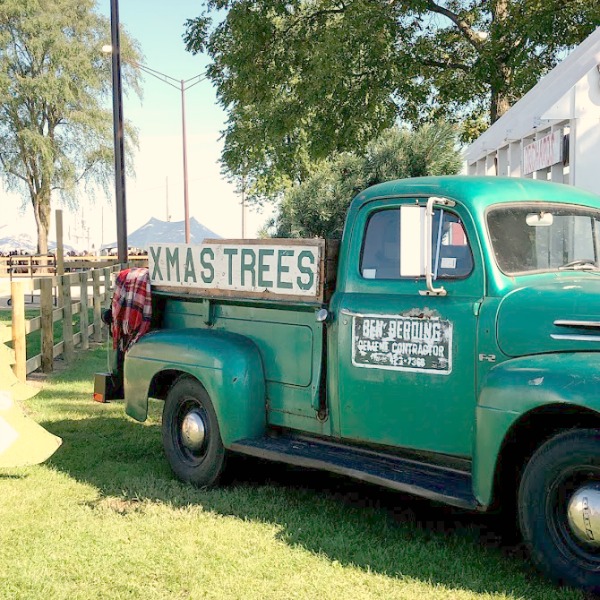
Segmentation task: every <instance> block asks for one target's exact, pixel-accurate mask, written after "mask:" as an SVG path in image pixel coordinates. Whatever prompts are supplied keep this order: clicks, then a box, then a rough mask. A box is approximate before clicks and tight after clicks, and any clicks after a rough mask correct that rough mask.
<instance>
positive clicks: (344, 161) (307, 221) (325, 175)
mask: <svg viewBox="0 0 600 600" xmlns="http://www.w3.org/2000/svg"><path fill="white" fill-rule="evenodd" d="M457 142H458V139H457V132H456V127H454V126H452V125H450V124H448V123H441V122H438V123H434V124H427V125H423V126H422V127H420V128H419V129H418V130H416V131H410V130H408V129H399V128H397V127H394V128H392V129H389V130H387V131H385V132H384V133H383V134H382V135H381V136H380V137H379V138H378V139H376V140H374V141H373V142H371V143H370V144H368V145H367V149H366V152H365V153H364V154H363V155H360V156H359V155H356V154H350V153H341V154H338V155H336V156H334V157H332V158H330V159H328V160H325V161H323V162H322V163H321V164H320V165H319V168H318V169H317V170H316V171H315V172H314V173H313V175H312V176H311V177H309V178H308V179H307V180H306V181H305V182H303V183H302V184H300V185H297V186H294V187H292V188H291V189H290V190H288V191H287V192H286V194H285V195H284V198H283V200H282V202H281V205H280V207H279V214H278V215H277V217H276V219H275V220H274V222H273V223H272V226H273V227H274V228H275V236H276V237H315V236H316V237H324V238H339V237H341V235H342V229H343V227H344V220H345V218H346V212H347V210H348V206H349V204H350V201H351V200H352V198H353V197H354V196H356V195H357V194H358V193H359V192H360V191H362V190H364V189H365V188H367V187H369V186H371V185H375V184H377V183H382V182H383V181H389V180H390V179H401V178H404V177H420V176H423V175H450V174H456V173H458V171H459V170H460V168H461V163H462V160H461V156H460V152H459V151H458V150H457Z"/></svg>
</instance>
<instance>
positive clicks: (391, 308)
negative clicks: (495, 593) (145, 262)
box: [126, 177, 600, 507]
mask: <svg viewBox="0 0 600 600" xmlns="http://www.w3.org/2000/svg"><path fill="white" fill-rule="evenodd" d="M430 196H442V197H445V198H448V199H451V200H453V201H454V202H455V205H454V206H453V207H451V208H449V209H448V210H449V211H450V212H451V213H453V214H455V215H456V216H458V217H459V218H460V220H461V221H462V223H463V225H464V228H465V231H466V235H467V237H468V239H469V242H470V245H471V250H472V254H473V270H472V272H471V274H470V275H469V276H467V277H466V278H464V279H456V280H447V281H444V282H443V284H444V287H445V288H446V291H447V294H446V295H445V296H423V295H421V294H420V292H421V291H423V290H424V289H425V282H424V279H423V278H414V279H408V278H405V279H399V280H382V279H367V278H365V277H363V276H361V274H360V273H359V263H360V256H361V253H362V249H363V241H364V231H365V226H366V224H367V222H368V220H369V217H370V216H371V215H372V214H373V213H374V212H376V211H379V210H382V209H384V208H394V207H396V208H397V207H400V206H402V205H405V204H407V203H408V204H415V203H416V202H419V203H420V204H424V203H425V200H426V198H428V197H430ZM524 201H528V202H529V201H548V202H559V203H561V204H579V205H582V206H588V207H592V208H595V209H600V198H598V197H597V196H594V195H592V194H588V193H586V192H583V191H579V190H576V189H575V188H572V187H567V186H560V185H556V184H550V183H545V182H540V181H534V180H525V179H502V178H494V177H485V178H482V177H436V178H433V177H428V178H420V179H414V180H403V181H396V182H390V183H387V184H382V185H378V186H375V187H373V188H370V189H368V190H366V191H365V192H363V193H361V194H360V195H359V196H358V197H357V198H355V200H354V201H353V202H352V204H351V207H350V210H349V213H348V217H347V221H346V225H345V230H344V234H343V239H342V243H341V247H340V253H339V262H338V278H337V284H336V286H337V287H336V292H335V294H334V295H333V297H332V299H331V302H330V304H329V306H328V309H329V311H330V314H331V319H330V321H329V323H328V324H327V326H326V332H325V333H326V336H327V356H326V361H325V362H326V369H327V371H326V379H325V385H326V390H321V389H320V387H321V385H322V384H323V379H322V376H321V375H322V373H321V371H322V363H323V361H322V356H323V333H324V329H323V328H324V327H325V326H324V325H323V324H322V323H317V322H316V321H315V314H314V309H315V307H314V305H312V306H311V305H309V304H305V303H300V302H284V301H282V300H270V301H269V300H264V301H260V300H249V299H244V298H241V297H238V298H230V299H225V298H216V297H214V298H212V299H209V300H207V299H202V298H193V297H192V298H190V297H184V296H179V297H178V296H177V295H175V294H171V295H169V294H165V295H164V296H163V297H164V298H165V311H164V315H163V327H164V329H163V330H162V331H159V332H158V333H157V334H151V335H149V336H147V337H146V338H144V339H142V340H141V341H140V342H139V343H138V344H136V345H135V346H134V347H133V349H132V350H131V351H130V352H129V354H128V357H127V360H126V399H127V406H128V408H127V410H128V413H129V414H131V415H132V416H134V417H136V418H140V419H141V418H145V414H146V413H145V411H146V402H147V400H146V395H147V391H148V387H149V384H150V381H151V380H152V378H153V377H154V376H155V375H156V374H157V373H159V372H160V371H162V370H168V369H173V370H179V371H182V372H186V373H190V374H191V375H194V376H196V377H198V379H199V380H200V381H201V382H202V383H203V385H205V387H206V388H207V391H208V392H209V394H210V395H211V397H213V399H214V401H215V407H216V409H217V414H218V416H219V420H220V423H221V430H222V432H224V437H225V438H226V444H228V443H231V442H233V441H236V436H238V437H237V439H240V438H242V437H251V436H259V435H262V434H263V431H264V428H265V426H266V427H267V428H268V427H270V426H280V427H285V428H288V429H292V430H296V431H300V432H307V433H315V434H319V435H321V436H330V437H332V438H335V439H336V440H341V441H342V442H343V441H344V440H348V441H351V442H359V443H365V444H370V445H372V444H381V445H384V446H386V447H388V448H390V447H391V448H411V449H415V450H423V451H428V452H433V453H440V454H446V455H451V456H455V457H460V458H463V459H465V458H466V459H471V460H472V465H473V492H474V495H475V497H476V498H477V500H478V501H479V502H480V503H481V505H482V506H483V507H485V506H487V505H488V504H490V503H491V501H492V493H493V481H494V473H495V470H496V467H497V464H498V453H499V452H500V450H501V448H502V447H503V444H504V442H505V441H506V440H507V439H510V436H511V431H513V429H512V428H513V427H515V426H517V425H518V423H519V421H520V419H522V418H524V417H525V416H527V415H528V414H530V413H531V411H535V410H537V409H539V408H540V407H544V406H548V407H555V408H556V407H558V408H559V409H560V407H565V408H566V407H573V406H577V407H583V408H586V409H589V410H590V411H593V412H594V413H597V412H600V376H599V375H598V364H600V353H599V352H600V343H599V342H598V341H595V340H592V339H586V340H584V341H581V340H569V339H567V340H565V339H560V338H558V339H556V338H552V337H551V336H552V335H556V334H558V335H560V334H562V333H564V331H565V330H564V327H562V328H561V327H559V326H556V325H555V324H554V322H555V321H556V320H569V319H571V320H573V319H576V320H577V319H579V320H600V318H599V317H600V300H598V298H600V277H599V275H598V274H597V272H577V273H575V272H573V271H560V272H554V273H545V274H537V275H536V274H531V275H519V276H516V277H508V276H506V275H505V274H504V273H502V272H501V271H500V269H499V268H498V266H497V264H496V261H495V257H494V254H493V249H492V246H491V241H490V239H489V235H488V231H487V226H486V218H485V217H486V212H487V211H488V210H489V209H490V208H491V207H493V206H495V205H498V204H505V203H514V202H524ZM168 258H169V259H170V261H169V260H168V261H167V263H166V265H165V266H164V267H163V269H164V270H165V271H166V270H167V269H170V270H173V271H174V272H175V269H176V268H177V267H176V264H175V259H174V258H173V256H172V254H171V255H169V257H168ZM179 258H180V257H179ZM179 258H178V260H179ZM203 258H204V259H205V260H203ZM211 258H212V257H210V256H208V254H204V255H200V263H201V264H200V266H198V265H196V264H195V265H194V266H193V267H192V266H191V265H190V264H188V263H186V262H185V261H184V262H181V260H180V261H179V262H178V263H177V264H180V263H181V264H182V265H183V267H182V268H180V276H182V277H183V278H184V279H186V280H187V281H188V282H193V280H194V277H195V278H196V279H198V280H199V279H203V280H204V281H206V280H205V279H204V278H205V276H207V275H209V274H210V273H209V270H210V265H211V264H212V261H211V260H210V259H211ZM234 259H235V260H236V261H237V262H238V264H239V265H240V268H239V270H238V272H237V274H238V276H239V280H240V282H243V284H244V285H249V286H251V285H255V284H256V285H258V286H260V287H261V288H264V289H269V288H270V287H271V286H273V287H275V288H276V287H279V288H285V284H286V282H287V281H288V279H287V275H288V274H289V273H288V272H287V271H286V268H287V266H286V265H287V263H285V259H286V255H285V251H284V250H278V251H275V250H272V249H264V248H263V249H258V251H256V252H248V251H247V250H242V251H241V254H239V256H238V255H234V253H233V252H232V253H231V254H230V256H228V260H230V261H231V264H230V265H229V266H232V265H233V264H234V263H233V261H234ZM294 264H295V265H296V267H297V269H298V273H300V276H301V277H300V280H298V281H297V283H298V284H301V285H305V286H308V285H309V283H311V282H310V276H309V274H310V273H312V271H310V267H314V265H313V264H312V258H311V256H310V253H309V254H306V255H302V254H299V255H298V256H297V257H296V258H295V263H294ZM230 274H231V270H230ZM211 276H214V273H212V275H211ZM415 315H419V317H418V318H419V319H423V320H424V321H427V320H428V319H431V320H432V322H433V321H435V323H437V325H439V326H440V327H442V328H444V330H445V331H446V334H447V335H448V336H450V331H451V342H450V343H449V346H448V347H449V350H451V354H452V364H451V368H438V367H436V366H431V365H432V364H433V363H430V362H429V363H428V362H426V361H424V362H423V364H426V365H428V367H429V368H428V369H426V370H415V371H410V370H394V369H392V368H389V369H384V368H365V365H364V364H361V361H360V360H356V357H355V356H354V354H353V348H352V340H353V335H354V334H353V329H352V328H353V326H354V327H357V326H358V327H364V331H363V333H364V337H365V340H366V342H365V343H367V344H368V343H370V342H369V338H370V337H371V338H376V337H377V333H374V334H372V333H371V328H373V330H377V328H381V327H390V325H389V324H390V323H392V322H393V323H394V326H393V327H394V328H396V330H399V329H400V328H403V327H404V324H405V323H407V325H406V327H409V326H411V323H412V322H411V320H410V319H411V317H413V318H414V316H415ZM406 331H407V332H408V329H407V330H406ZM398 339H402V340H404V341H406V340H407V339H409V336H408V333H406V334H405V333H404V332H402V333H401V334H400V333H399V334H398ZM407 343H408V342H407ZM442 347H443V348H444V349H445V348H446V347H445V346H444V345H443V344H440V348H442ZM355 351H356V348H355ZM444 351H445V350H444ZM436 369H437V372H436ZM234 380H235V381H234ZM325 392H326V401H327V409H328V416H327V419H326V420H325V421H324V422H322V421H320V420H318V419H317V412H316V411H317V408H318V407H319V402H320V398H321V397H322V396H321V394H324V393H325Z"/></svg>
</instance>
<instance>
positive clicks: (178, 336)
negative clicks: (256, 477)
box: [124, 329, 266, 447]
mask: <svg viewBox="0 0 600 600" xmlns="http://www.w3.org/2000/svg"><path fill="white" fill-rule="evenodd" d="M184 374H187V375H190V376H191V377H194V378H196V379H197V380H198V381H199V382H200V383H201V384H202V385H203V386H204V389H205V390H206V391H207V393H208V395H209V396H210V399H211V401H212V403H213V406H214V409H215V412H216V414H217V418H218V420H219V428H220V430H221V437H222V439H223V444H224V445H225V447H228V446H229V445H230V444H231V443H233V442H235V441H237V440H240V439H243V438H248V437H250V438H253V437H260V436H262V435H263V434H264V432H265V426H266V394H265V377H264V370H263V365H262V360H261V357H260V353H259V351H258V348H257V347H256V345H255V344H254V342H252V341H251V340H250V339H248V338H247V337H244V336H242V335H238V334H235V333H229V332H226V331H215V330H210V329H183V330H182V329H171V330H169V329H163V330H160V331H156V332H151V333H149V334H148V335H146V336H144V337H143V338H142V339H140V340H139V341H138V342H137V343H136V344H135V345H134V346H133V347H132V348H131V349H130V350H129V351H128V352H127V355H126V357H125V367H124V389H125V405H126V406H125V411H126V413H127V414H128V415H129V416H130V417H133V418H134V419H136V420H138V421H145V420H146V418H147V416H148V395H149V393H150V392H151V391H152V390H153V389H155V387H156V386H155V385H154V384H155V383H156V381H158V380H159V379H160V378H161V377H165V376H166V375H168V377H167V380H168V381H170V382H172V381H174V380H175V379H177V378H178V377H179V376H181V375H184Z"/></svg>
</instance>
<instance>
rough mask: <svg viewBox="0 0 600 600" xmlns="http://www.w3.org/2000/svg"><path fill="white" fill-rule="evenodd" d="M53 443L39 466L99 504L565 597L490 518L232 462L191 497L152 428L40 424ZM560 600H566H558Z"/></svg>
mask: <svg viewBox="0 0 600 600" xmlns="http://www.w3.org/2000/svg"><path fill="white" fill-rule="evenodd" d="M43 425H44V427H46V428H47V429H48V430H49V431H50V432H51V433H53V434H55V435H58V436H60V437H61V438H62V439H63V445H62V447H61V448H60V449H59V450H58V451H57V452H56V454H55V455H54V456H53V457H52V459H51V460H50V461H49V464H50V465H51V466H53V467H54V468H56V469H58V470H60V471H62V472H65V473H67V474H69V475H70V476H71V477H73V478H75V479H77V480H79V481H82V482H85V483H89V484H92V485H93V486H95V487H96V488H97V489H98V490H99V493H100V495H101V499H100V500H99V502H101V501H102V499H104V498H111V497H116V498H117V499H120V500H122V501H124V503H123V505H122V506H123V507H125V508H122V509H121V508H120V509H119V512H121V510H126V506H127V504H126V503H127V501H131V502H132V503H133V502H135V503H136V506H139V502H144V501H151V502H161V503H165V504H167V505H169V506H172V507H173V508H175V509H179V508H187V507H189V506H190V505H198V506H202V507H203V509H204V510H207V511H213V512H215V513H217V514H220V515H225V516H233V517H236V518H239V519H242V520H250V521H257V522H264V523H270V524H276V525H277V526H279V527H280V528H281V529H280V533H279V537H280V538H281V539H282V540H284V541H285V542H286V543H287V544H289V545H291V546H297V545H299V546H302V547H303V548H306V549H307V550H309V551H311V552H314V553H315V554H319V555H325V556H327V557H328V558H329V559H330V560H331V561H337V562H339V563H341V564H343V565H354V566H357V567H359V568H362V569H365V570H369V571H370V572H375V573H379V574H382V575H385V576H387V577H394V578H401V577H410V578H414V579H418V580H421V581H430V582H432V583H434V584H440V585H444V586H447V587H449V588H456V589H464V590H470V591H472V592H478V593H484V592H487V593H504V594H506V595H507V596H512V595H515V596H516V597H526V598H540V599H541V598H544V599H546V598H552V597H555V598H559V597H567V596H568V597H569V598H574V597H576V596H573V592H572V591H566V590H565V591H564V592H563V591H561V590H559V589H556V588H554V587H553V586H552V585H550V584H549V583H547V582H546V581H544V580H543V579H542V578H541V577H540V576H539V575H538V574H537V573H536V572H535V571H534V569H533V567H532V566H531V564H530V563H529V561H528V560H527V559H525V555H524V552H523V550H522V548H521V546H520V545H519V544H514V543H512V542H513V540H514V538H509V540H510V542H509V543H507V542H506V537H505V536H504V535H503V534H504V532H505V525H504V524H502V523H501V522H500V521H499V520H497V519H494V518H493V517H490V516H487V515H481V514H473V513H468V512H465V511H461V510H459V509H453V508H450V507H446V506H441V505H438V504H435V503H433V502H429V501H426V500H423V499H418V498H415V497H413V496H408V495H405V494H401V493H397V492H392V491H389V490H385V489H382V488H379V487H376V486H372V485H369V484H364V483H361V482H356V481H353V480H351V479H348V478H344V477H339V476H335V475H331V474H328V473H324V472H319V471H311V470H305V469H299V468H293V467H288V466H286V465H282V464H277V463H266V462H262V461H257V460H254V459H249V458H243V457H236V458H235V460H233V461H232V462H231V466H232V467H233V469H232V473H233V474H232V477H230V481H229V482H228V484H227V486H225V487H221V488H217V489H211V490H199V489H196V488H194V487H192V486H189V485H186V484H183V483H181V482H179V481H177V480H176V479H175V478H174V476H173V475H172V473H171V471H170V469H169V467H168V465H167V462H166V460H165V458H164V456H163V453H162V444H161V439H160V426H159V424H158V423H151V424H149V425H148V424H144V425H141V424H139V423H135V422H133V421H130V420H127V419H126V418H123V417H120V416H119V417H114V416H112V417H111V416H109V415H105V416H97V417H92V418H86V419H82V420H63V421H51V422H47V423H44V424H43ZM563 593H566V594H567V596H563Z"/></svg>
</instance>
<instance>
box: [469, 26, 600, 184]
mask: <svg viewBox="0 0 600 600" xmlns="http://www.w3.org/2000/svg"><path fill="white" fill-rule="evenodd" d="M466 160H467V173H468V174H469V175H503V176H510V177H528V178H534V179H543V180H551V181H557V182H560V183H568V184H570V185H575V186H577V187H580V188H583V189H586V190H589V191H592V192H595V193H597V194H600V27H599V28H598V29H596V31H595V32H594V33H592V34H591V35H590V36H589V37H588V38H587V39H586V40H584V42H583V43H582V44H581V45H580V46H578V47H577V48H576V49H575V50H573V52H572V53H571V54H570V55H569V56H568V57H567V58H565V60H564V61H563V62H562V63H560V64H559V65H557V66H556V67H555V68H554V69H553V70H552V71H551V72H550V73H548V74H547V75H546V76H545V77H544V78H543V79H541V80H540V82H539V83H538V84H537V85H536V86H535V87H534V88H532V89H531V90H530V91H529V92H528V93H527V94H526V95H525V96H523V98H521V100H519V101H518V102H517V103H516V104H515V105H514V106H513V107H512V108H511V109H510V110H509V111H508V112H507V113H506V114H504V115H503V116H502V117H501V118H500V119H498V121H496V122H495V123H494V124H493V125H492V126H491V127H490V128H489V129H488V130H487V131H486V132H485V133H484V134H483V135H481V137H479V138H478V139H477V140H475V142H473V143H472V144H471V145H470V146H469V147H468V148H467V150H466Z"/></svg>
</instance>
